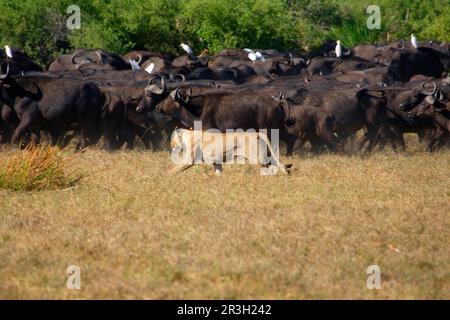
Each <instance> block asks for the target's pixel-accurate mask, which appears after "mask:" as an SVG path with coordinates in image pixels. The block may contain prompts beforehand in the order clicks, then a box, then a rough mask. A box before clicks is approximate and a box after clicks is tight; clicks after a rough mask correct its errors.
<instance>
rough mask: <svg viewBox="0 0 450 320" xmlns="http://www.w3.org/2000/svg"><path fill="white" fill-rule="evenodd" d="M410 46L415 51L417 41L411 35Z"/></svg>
mask: <svg viewBox="0 0 450 320" xmlns="http://www.w3.org/2000/svg"><path fill="white" fill-rule="evenodd" d="M411 44H412V46H413V47H414V49H417V39H416V37H415V36H414V35H413V34H412V35H411Z"/></svg>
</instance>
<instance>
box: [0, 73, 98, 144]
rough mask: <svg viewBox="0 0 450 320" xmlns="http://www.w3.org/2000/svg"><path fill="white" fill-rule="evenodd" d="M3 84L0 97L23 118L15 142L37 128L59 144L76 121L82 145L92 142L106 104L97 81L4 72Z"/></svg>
mask: <svg viewBox="0 0 450 320" xmlns="http://www.w3.org/2000/svg"><path fill="white" fill-rule="evenodd" d="M0 87H1V96H0V100H1V101H2V102H3V104H6V105H8V106H9V107H12V108H14V111H15V112H16V113H17V115H18V117H19V119H20V122H19V124H18V126H17V127H16V128H15V131H14V135H13V137H12V143H18V142H19V141H20V140H21V139H22V138H24V135H25V134H26V133H27V132H30V131H36V130H45V131H47V132H49V133H50V134H51V136H52V139H53V143H57V142H58V141H61V139H62V137H63V135H64V134H65V132H66V131H67V130H68V128H69V127H70V126H71V125H73V124H75V123H76V124H78V126H79V129H80V144H79V147H80V148H84V147H86V146H87V145H88V144H89V138H90V136H91V133H92V129H93V126H94V123H95V119H96V117H97V115H98V114H99V112H100V109H101V106H102V104H103V96H102V94H101V92H100V90H99V89H98V87H97V86H96V85H95V84H94V83H92V82H83V81H77V80H68V79H66V80H63V81H62V80H60V79H52V78H46V77H29V76H21V77H12V76H11V75H9V74H3V75H1V76H0Z"/></svg>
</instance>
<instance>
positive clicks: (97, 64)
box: [48, 49, 131, 71]
mask: <svg viewBox="0 0 450 320" xmlns="http://www.w3.org/2000/svg"><path fill="white" fill-rule="evenodd" d="M86 65H88V66H89V68H93V69H95V68H98V69H111V70H129V69H131V65H130V63H129V62H126V61H125V60H124V59H123V58H122V57H121V56H119V55H117V54H115V53H110V52H106V51H104V50H85V49H78V50H75V51H74V52H73V53H71V54H64V55H61V56H59V57H57V58H56V59H55V60H53V62H51V63H50V65H49V67H48V70H49V71H60V70H73V69H79V68H81V67H82V66H86Z"/></svg>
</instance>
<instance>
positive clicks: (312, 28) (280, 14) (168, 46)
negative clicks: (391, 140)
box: [0, 0, 450, 65]
mask: <svg viewBox="0 0 450 320" xmlns="http://www.w3.org/2000/svg"><path fill="white" fill-rule="evenodd" d="M72 4H74V3H73V1H72V0H41V1H35V0H21V1H17V0H0V45H2V46H3V45H5V44H9V45H10V46H14V47H19V48H22V49H23V50H25V51H26V52H27V53H28V54H29V55H30V56H31V57H32V58H34V59H35V60H36V61H37V62H39V63H41V64H42V65H47V64H48V63H49V62H50V61H51V60H52V59H53V58H54V57H55V56H57V55H59V54H61V53H64V52H67V51H70V50H73V49H74V48H89V49H96V48H103V49H105V50H109V51H113V52H116V53H119V54H124V53H126V52H128V51H130V50H133V49H143V48H147V49H149V50H154V51H164V52H171V53H182V51H181V49H180V48H179V44H180V43H181V42H186V43H189V44H190V45H191V46H192V47H193V49H194V51H195V52H200V51H201V50H203V49H204V48H208V49H209V51H210V52H212V53H214V52H217V51H219V50H222V49H224V48H230V47H238V48H245V47H249V48H261V49H265V48H273V49H279V50H293V51H302V50H308V49H314V48H317V47H318V46H320V44H321V43H322V42H323V41H324V40H325V39H328V38H332V39H338V38H339V39H340V40H341V41H342V43H343V45H344V46H347V47H349V46H353V45H356V44H358V43H362V42H366V43H375V42H379V43H383V42H388V41H394V40H399V39H402V38H403V39H408V38H409V35H410V34H411V33H415V34H416V35H417V38H418V39H419V40H421V39H434V40H438V41H443V42H450V2H449V1H448V0H429V1H416V0H398V1H393V0H377V1H376V4H377V5H379V6H380V8H381V19H382V20H381V30H368V29H367V28H366V20H367V18H368V14H367V13H366V8H367V6H368V5H370V4H373V3H372V2H371V1H369V0H346V1H342V0H246V1H242V0H220V1H219V0H77V1H76V4H77V5H78V6H80V8H81V13H82V17H81V29H80V30H68V29H67V28H66V27H65V25H66V18H67V14H66V10H67V7H68V6H69V5H72Z"/></svg>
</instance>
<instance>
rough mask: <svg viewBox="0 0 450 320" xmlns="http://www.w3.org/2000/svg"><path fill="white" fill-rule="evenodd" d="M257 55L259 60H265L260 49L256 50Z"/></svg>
mask: <svg viewBox="0 0 450 320" xmlns="http://www.w3.org/2000/svg"><path fill="white" fill-rule="evenodd" d="M255 57H256V59H257V60H262V61H264V60H265V59H264V56H263V55H262V53H261V52H259V51H257V52H255Z"/></svg>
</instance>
